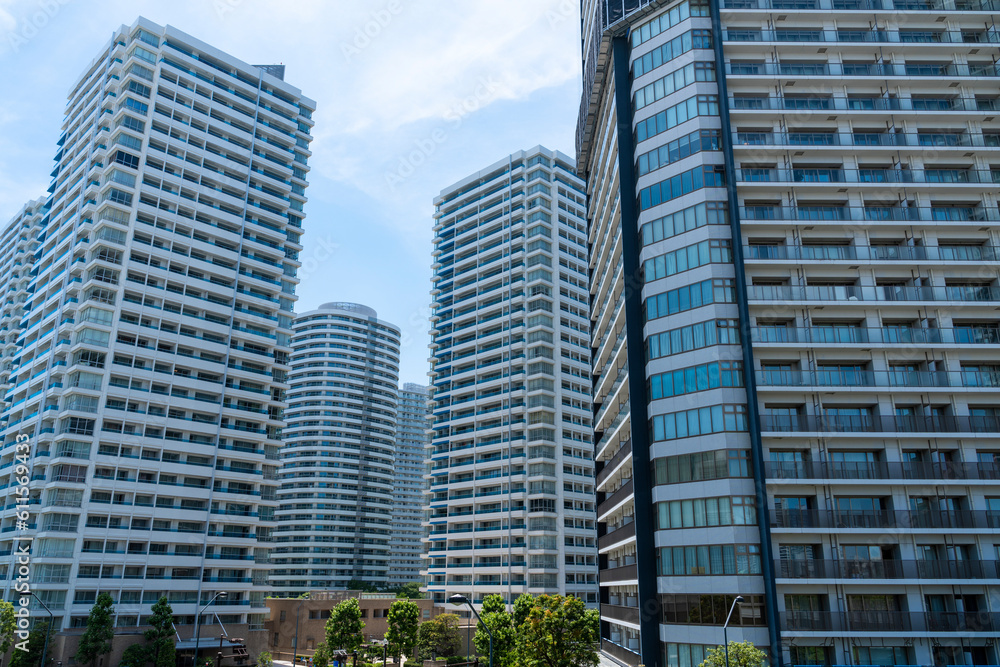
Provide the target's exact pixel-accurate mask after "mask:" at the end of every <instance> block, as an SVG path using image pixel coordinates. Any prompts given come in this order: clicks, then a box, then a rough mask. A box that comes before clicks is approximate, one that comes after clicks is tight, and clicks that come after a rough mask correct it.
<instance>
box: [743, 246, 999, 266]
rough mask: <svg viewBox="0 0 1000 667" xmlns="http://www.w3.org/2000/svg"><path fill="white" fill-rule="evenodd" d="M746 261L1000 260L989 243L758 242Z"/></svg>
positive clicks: (749, 247) (994, 247)
mask: <svg viewBox="0 0 1000 667" xmlns="http://www.w3.org/2000/svg"><path fill="white" fill-rule="evenodd" d="M744 251H745V253H746V258H747V259H748V260H755V259H760V260H768V259H773V260H786V259H787V260H819V261H838V260H843V261H853V260H869V261H875V262H892V261H904V262H912V261H919V260H928V261H947V262H990V261H997V260H1000V248H998V247H996V246H991V245H963V246H900V245H874V246H864V245H762V244H755V245H749V246H744Z"/></svg>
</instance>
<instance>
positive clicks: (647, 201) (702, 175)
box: [638, 164, 726, 211]
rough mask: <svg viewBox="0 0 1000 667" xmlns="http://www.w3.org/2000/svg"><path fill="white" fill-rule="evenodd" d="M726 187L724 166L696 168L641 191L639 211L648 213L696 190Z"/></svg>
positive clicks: (710, 165) (712, 165) (711, 165)
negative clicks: (647, 211)
mask: <svg viewBox="0 0 1000 667" xmlns="http://www.w3.org/2000/svg"><path fill="white" fill-rule="evenodd" d="M725 185H726V172H725V167H723V166H722V165H714V164H709V165H702V166H700V167H695V168H694V169H689V170H688V171H684V172H681V173H680V174H677V175H675V176H671V177H670V178H668V179H666V180H663V181H660V182H659V183H656V184H654V185H651V186H649V187H645V188H643V189H642V190H640V191H639V197H638V200H639V210H640V211H646V210H648V209H651V208H654V207H656V206H659V205H660V204H664V203H666V202H668V201H671V200H673V199H677V198H678V197H682V196H684V195H686V194H689V193H691V192H694V191H695V190H700V189H702V188H717V187H725Z"/></svg>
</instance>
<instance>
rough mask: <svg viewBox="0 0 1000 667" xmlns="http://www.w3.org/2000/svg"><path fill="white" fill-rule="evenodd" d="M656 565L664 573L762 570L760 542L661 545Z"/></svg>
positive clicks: (752, 571)
mask: <svg viewBox="0 0 1000 667" xmlns="http://www.w3.org/2000/svg"><path fill="white" fill-rule="evenodd" d="M656 569H657V574H660V575H664V576H704V575H732V574H760V572H761V567H760V545H759V544H722V545H708V546H692V547H661V548H659V549H657V553H656Z"/></svg>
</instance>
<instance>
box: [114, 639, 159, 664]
mask: <svg viewBox="0 0 1000 667" xmlns="http://www.w3.org/2000/svg"><path fill="white" fill-rule="evenodd" d="M152 657H153V656H151V655H150V654H149V647H148V646H146V645H145V644H132V645H131V646H129V647H128V648H126V649H125V651H124V652H123V653H122V661H121V662H120V663H118V667H144V666H145V664H146V663H147V662H149V661H150V660H151V659H152Z"/></svg>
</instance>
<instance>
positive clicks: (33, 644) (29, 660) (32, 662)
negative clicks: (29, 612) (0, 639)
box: [10, 619, 52, 667]
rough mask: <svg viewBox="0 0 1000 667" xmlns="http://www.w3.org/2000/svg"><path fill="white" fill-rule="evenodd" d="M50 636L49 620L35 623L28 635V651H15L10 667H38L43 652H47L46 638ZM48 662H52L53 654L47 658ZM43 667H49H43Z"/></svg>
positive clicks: (46, 666)
mask: <svg viewBox="0 0 1000 667" xmlns="http://www.w3.org/2000/svg"><path fill="white" fill-rule="evenodd" d="M48 634H49V622H48V620H47V619H46V620H44V621H39V622H38V623H35V627H34V628H32V629H31V632H29V633H28V639H27V640H26V641H27V642H28V646H27V648H28V650H27V651H22V650H20V649H14V655H13V656H12V657H11V659H10V667H38V663H40V662H41V661H42V651H44V650H45V638H46V637H47V636H48ZM47 659H48V662H52V654H51V653H50V654H49V655H48V656H47ZM42 667H48V665H43V666H42Z"/></svg>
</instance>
